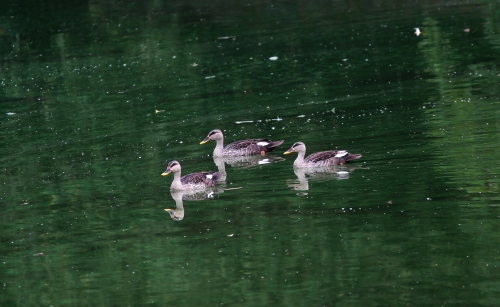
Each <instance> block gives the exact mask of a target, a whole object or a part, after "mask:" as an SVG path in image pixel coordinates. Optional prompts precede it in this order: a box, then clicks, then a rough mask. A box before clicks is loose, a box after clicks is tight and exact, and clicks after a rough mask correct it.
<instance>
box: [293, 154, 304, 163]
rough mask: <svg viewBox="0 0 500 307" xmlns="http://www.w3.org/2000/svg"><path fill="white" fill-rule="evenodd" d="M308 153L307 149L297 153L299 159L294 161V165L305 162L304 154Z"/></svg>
mask: <svg viewBox="0 0 500 307" xmlns="http://www.w3.org/2000/svg"><path fill="white" fill-rule="evenodd" d="M305 155H306V152H305V151H299V152H298V153H297V159H295V161H294V162H293V166H299V165H301V164H303V163H304V156H305Z"/></svg>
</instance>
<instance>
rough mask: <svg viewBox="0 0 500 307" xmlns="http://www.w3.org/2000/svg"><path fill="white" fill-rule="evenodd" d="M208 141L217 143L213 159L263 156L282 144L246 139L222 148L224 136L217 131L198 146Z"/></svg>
mask: <svg viewBox="0 0 500 307" xmlns="http://www.w3.org/2000/svg"><path fill="white" fill-rule="evenodd" d="M210 140H215V141H217V145H215V149H214V154H213V156H214V157H234V156H251V155H258V154H260V155H265V154H266V152H271V151H273V150H274V149H275V148H276V147H278V146H279V145H281V144H283V141H275V142H273V141H271V140H269V139H247V140H240V141H236V142H233V143H231V144H229V145H227V146H226V147H224V135H223V134H222V131H220V130H219V129H214V130H212V131H210V132H209V133H208V136H207V137H206V138H205V139H203V141H201V142H200V144H205V143H207V142H208V141H210Z"/></svg>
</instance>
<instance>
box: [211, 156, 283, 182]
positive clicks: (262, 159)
mask: <svg viewBox="0 0 500 307" xmlns="http://www.w3.org/2000/svg"><path fill="white" fill-rule="evenodd" d="M213 160H214V163H215V165H216V166H217V168H218V172H219V173H221V174H222V177H221V179H220V181H226V180H227V172H226V164H228V165H230V166H231V167H232V168H235V169H248V168H252V167H257V166H265V165H268V164H272V163H278V162H282V161H285V159H284V158H282V157H280V156H275V155H265V156H261V155H254V156H235V157H213Z"/></svg>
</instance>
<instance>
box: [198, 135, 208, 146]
mask: <svg viewBox="0 0 500 307" xmlns="http://www.w3.org/2000/svg"><path fill="white" fill-rule="evenodd" d="M208 141H210V137H208V136H207V137H206V138H204V139H203V141H201V142H200V145H203V144H205V143H206V142H208Z"/></svg>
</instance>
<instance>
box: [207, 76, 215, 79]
mask: <svg viewBox="0 0 500 307" xmlns="http://www.w3.org/2000/svg"><path fill="white" fill-rule="evenodd" d="M212 78H215V76H208V77H205V79H212Z"/></svg>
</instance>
